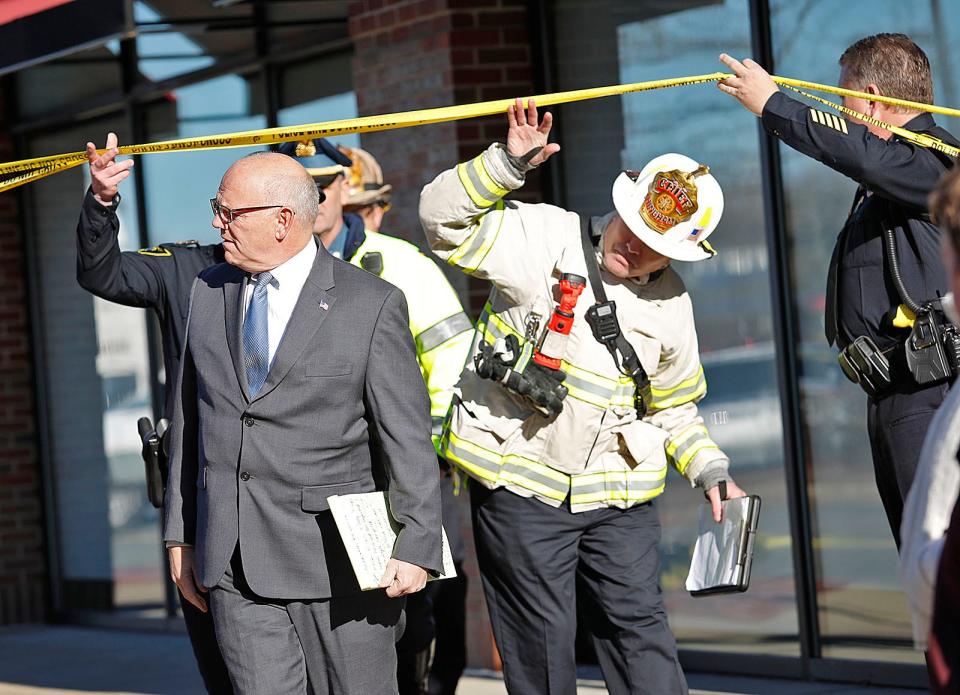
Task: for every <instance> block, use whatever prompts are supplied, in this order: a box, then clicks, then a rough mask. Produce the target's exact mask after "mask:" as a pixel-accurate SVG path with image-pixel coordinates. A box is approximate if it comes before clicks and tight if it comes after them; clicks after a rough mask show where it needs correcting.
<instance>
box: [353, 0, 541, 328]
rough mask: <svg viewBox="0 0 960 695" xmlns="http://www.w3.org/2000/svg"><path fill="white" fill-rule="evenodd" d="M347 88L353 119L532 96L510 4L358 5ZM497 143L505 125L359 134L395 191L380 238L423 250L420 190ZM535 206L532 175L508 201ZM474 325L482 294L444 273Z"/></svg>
mask: <svg viewBox="0 0 960 695" xmlns="http://www.w3.org/2000/svg"><path fill="white" fill-rule="evenodd" d="M350 37H351V39H352V40H353V41H354V64H353V84H354V89H355V90H356V95H357V108H358V111H359V113H360V115H361V116H367V115H375V114H383V113H391V112H396V111H411V110H417V109H425V108H432V107H437V106H450V105H452V104H469V103H473V102H477V101H489V100H494V99H504V98H509V97H515V96H523V95H526V94H532V93H533V92H534V89H533V80H532V70H531V64H530V60H531V58H530V56H531V50H530V39H529V37H530V32H529V28H528V15H527V9H526V4H525V3H524V2H522V1H519V0H362V1H360V2H356V3H354V4H353V5H352V6H351V10H350ZM505 137H506V123H505V117H502V116H498V117H490V118H480V119H471V120H467V121H457V122H453V123H440V124H433V125H427V126H419V127H416V128H408V129H404V130H400V131H385V132H380V133H365V134H364V135H363V136H362V137H361V141H362V146H363V148H364V149H367V150H369V151H370V152H371V153H372V154H373V155H374V156H375V157H376V158H377V159H378V161H379V162H380V165H381V167H382V168H383V172H384V178H385V180H386V181H388V182H389V183H392V184H393V186H394V193H393V202H394V206H393V209H392V210H391V211H390V213H389V215H388V216H387V218H386V220H385V222H384V226H383V231H384V232H386V233H388V234H393V235H395V236H402V237H404V238H406V239H409V240H410V241H413V242H414V243H416V244H418V245H419V246H421V247H422V248H426V244H425V242H424V239H423V233H422V232H421V231H420V224H419V220H418V217H417V203H418V200H419V196H420V189H421V188H423V186H424V184H426V183H428V182H429V181H430V180H432V179H433V178H434V177H435V176H436V175H437V174H439V173H440V172H441V171H443V170H444V169H447V168H449V167H452V166H453V165H455V164H456V163H457V162H460V161H463V160H465V159H469V158H471V157H475V156H476V155H477V154H479V153H480V152H482V151H483V150H484V149H485V148H486V147H487V146H488V145H489V144H490V143H491V142H493V141H501V142H502V141H503V140H504V139H505ZM515 197H518V198H520V199H523V200H538V199H539V198H540V183H539V179H538V178H537V177H536V176H535V175H534V176H532V177H531V179H530V181H528V183H527V185H526V186H525V187H524V189H523V191H522V192H521V193H519V194H518V195H517V196H515ZM448 277H450V280H451V282H452V283H453V284H454V287H456V288H457V291H458V292H460V293H461V295H462V297H463V298H464V302H465V305H466V306H468V310H471V313H472V314H473V315H474V316H476V315H477V314H478V313H479V310H480V308H481V307H482V306H483V301H484V299H486V296H487V292H488V288H487V287H486V285H484V284H481V283H477V282H473V281H470V280H469V279H468V278H465V277H464V276H463V275H461V274H460V273H458V272H456V271H451V272H449V273H448Z"/></svg>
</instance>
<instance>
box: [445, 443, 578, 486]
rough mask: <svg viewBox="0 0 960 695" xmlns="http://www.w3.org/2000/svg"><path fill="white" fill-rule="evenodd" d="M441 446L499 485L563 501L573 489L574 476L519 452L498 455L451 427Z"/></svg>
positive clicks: (469, 470) (452, 458)
mask: <svg viewBox="0 0 960 695" xmlns="http://www.w3.org/2000/svg"><path fill="white" fill-rule="evenodd" d="M441 448H442V452H443V455H444V457H445V458H447V459H448V460H450V461H453V462H454V463H456V464H457V465H458V466H460V467H461V468H462V469H463V470H465V471H466V472H467V473H470V474H471V475H474V476H476V477H477V478H480V479H481V480H486V481H488V482H490V483H492V484H495V485H500V484H504V483H510V484H512V485H516V486H518V487H522V488H524V489H525V490H529V491H531V492H533V493H535V494H538V495H541V496H543V497H546V498H548V499H553V500H557V501H560V502H562V501H563V500H564V499H566V497H567V493H568V492H569V490H570V476H568V475H566V474H564V473H560V472H559V471H555V470H553V469H552V468H550V467H549V466H544V465H543V464H542V463H537V462H536V461H532V460H530V459H528V458H524V457H523V456H519V455H517V454H507V455H505V456H504V455H501V454H498V453H497V452H495V451H490V450H489V449H486V448H484V447H482V446H480V445H478V444H475V443H473V442H470V441H467V440H466V439H462V438H461V437H458V436H457V435H456V434H454V433H453V432H451V431H449V430H448V431H447V432H446V433H445V434H444V439H443V441H442V442H441Z"/></svg>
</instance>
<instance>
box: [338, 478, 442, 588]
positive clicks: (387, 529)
mask: <svg viewBox="0 0 960 695" xmlns="http://www.w3.org/2000/svg"><path fill="white" fill-rule="evenodd" d="M327 501H328V502H329V504H330V511H331V512H332V513H333V519H334V521H335V522H336V523H337V529H338V530H339V531H340V536H341V537H342V538H343V545H344V546H345V547H346V549H347V555H348V556H349V558H350V564H351V565H352V566H353V571H354V573H355V574H356V575H357V582H359V584H360V588H361V589H363V590H364V591H367V590H369V589H377V588H379V586H380V579H381V578H382V577H383V573H384V572H385V571H386V569H387V561H388V560H390V557H391V556H392V555H393V546H394V544H395V543H396V542H397V535H398V534H399V532H400V528H401V526H400V524H398V523H397V522H396V520H395V519H394V518H393V516H392V515H391V514H390V510H389V507H388V502H387V493H386V492H364V493H360V494H355V495H334V496H333V497H329V498H327ZM441 532H442V534H443V576H442V577H431V578H430V580H429V581H433V580H434V579H449V578H450V577H456V576H457V571H456V569H455V568H454V566H453V556H452V555H451V554H450V543H449V542H448V541H447V532H446V531H445V530H443V529H442V528H441Z"/></svg>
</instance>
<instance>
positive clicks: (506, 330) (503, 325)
mask: <svg viewBox="0 0 960 695" xmlns="http://www.w3.org/2000/svg"><path fill="white" fill-rule="evenodd" d="M479 324H483V337H484V338H485V339H486V340H487V342H489V343H490V344H491V345H493V344H494V343H495V342H497V340H499V339H500V338H506V337H507V336H508V335H515V336H517V337H518V338H521V339H522V338H523V334H522V333H520V332H519V331H517V330H515V329H514V328H513V327H512V326H511V325H509V324H508V323H507V322H505V321H504V320H503V319H502V318H500V317H499V316H497V315H496V314H495V313H493V307H492V306H490V302H487V303H486V304H485V305H484V306H483V313H482V314H481V315H480V321H479ZM479 324H478V325H479Z"/></svg>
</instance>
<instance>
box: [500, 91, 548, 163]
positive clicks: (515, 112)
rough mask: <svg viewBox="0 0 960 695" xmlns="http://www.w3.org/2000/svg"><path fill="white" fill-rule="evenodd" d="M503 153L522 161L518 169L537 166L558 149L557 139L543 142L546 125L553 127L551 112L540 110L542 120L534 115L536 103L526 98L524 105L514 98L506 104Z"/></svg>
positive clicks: (545, 138) (546, 135)
mask: <svg viewBox="0 0 960 695" xmlns="http://www.w3.org/2000/svg"><path fill="white" fill-rule="evenodd" d="M507 123H509V124H510V129H509V130H508V131H507V154H509V155H510V156H511V158H514V159H516V160H519V161H521V162H522V164H523V166H522V169H524V170H526V169H532V168H534V167H537V166H540V165H541V164H543V163H544V162H545V161H547V160H548V159H549V158H550V157H552V156H553V155H555V154H556V153H557V152H559V151H560V145H558V144H557V143H555V142H554V143H550V144H547V138H548V137H549V136H550V129H551V128H552V127H553V116H552V115H551V114H550V112H549V111H547V112H546V113H544V114H543V120H539V118H538V117H537V105H536V103H534V101H533V99H530V100H529V102H528V104H527V108H526V109H524V108H523V102H522V101H521V100H520V99H517V100H516V102H515V103H514V104H513V105H512V106H509V107H507Z"/></svg>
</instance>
